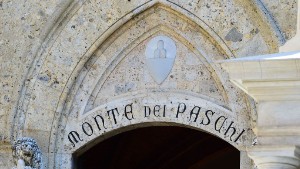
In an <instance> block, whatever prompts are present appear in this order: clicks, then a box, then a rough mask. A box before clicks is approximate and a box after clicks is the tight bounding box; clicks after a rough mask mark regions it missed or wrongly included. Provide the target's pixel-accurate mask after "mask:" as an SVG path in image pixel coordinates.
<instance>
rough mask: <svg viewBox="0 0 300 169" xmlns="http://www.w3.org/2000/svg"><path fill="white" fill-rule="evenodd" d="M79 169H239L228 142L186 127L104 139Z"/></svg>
mask: <svg viewBox="0 0 300 169" xmlns="http://www.w3.org/2000/svg"><path fill="white" fill-rule="evenodd" d="M75 161H76V164H75V165H76V168H77V169H219V168H225V169H239V168H240V152H239V151H238V150H237V149H235V148H234V147H233V146H231V145H230V144H228V143H227V142H225V141H223V140H221V139H219V138H217V137H215V136H212V135H210V134H207V133H204V132H200V131H197V130H193V129H188V128H183V127H146V128H139V129H135V130H131V131H127V132H124V133H121V134H118V135H116V136H113V137H111V138H109V139H107V140H104V141H102V142H100V143H98V144H97V145H95V146H94V147H92V148H91V149H89V150H87V151H86V152H84V153H83V154H81V155H80V156H77V157H75Z"/></svg>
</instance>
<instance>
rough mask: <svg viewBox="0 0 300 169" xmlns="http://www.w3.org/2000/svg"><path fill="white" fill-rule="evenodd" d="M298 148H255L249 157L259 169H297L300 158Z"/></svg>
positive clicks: (251, 149)
mask: <svg viewBox="0 0 300 169" xmlns="http://www.w3.org/2000/svg"><path fill="white" fill-rule="evenodd" d="M298 151H299V150H298V148H297V147H296V146H278V145H277V146H255V147H253V148H250V149H249V150H248V156H249V157H250V158H251V159H252V160H253V161H254V163H255V165H256V166H257V167H258V169H297V168H298V167H299V166H300V158H299V154H298V153H297V152H298Z"/></svg>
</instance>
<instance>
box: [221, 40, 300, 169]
mask: <svg viewBox="0 0 300 169" xmlns="http://www.w3.org/2000/svg"><path fill="white" fill-rule="evenodd" d="M297 43H298V44H299V41H297ZM298 46H299V45H298ZM221 65H222V67H223V68H224V69H225V70H226V71H227V72H228V73H229V76H230V80H231V81H232V82H233V83H234V84H236V85H237V86H238V87H240V88H241V89H242V90H243V91H245V92H246V93H247V94H248V95H250V96H251V97H252V98H253V99H254V100H255V101H256V103H257V121H256V124H255V126H253V131H254V133H255V135H256V137H257V140H256V141H255V146H250V147H249V148H248V151H247V152H248V156H249V157H250V158H251V159H252V160H253V161H254V163H255V164H256V165H257V167H258V169H297V168H299V165H300V162H299V154H300V153H299V149H298V148H297V146H299V145H300V71H299V70H300V69H299V68H300V51H298V52H291V53H277V54H271V55H262V56H255V57H245V58H238V59H231V60H226V61H223V62H222V63H221Z"/></svg>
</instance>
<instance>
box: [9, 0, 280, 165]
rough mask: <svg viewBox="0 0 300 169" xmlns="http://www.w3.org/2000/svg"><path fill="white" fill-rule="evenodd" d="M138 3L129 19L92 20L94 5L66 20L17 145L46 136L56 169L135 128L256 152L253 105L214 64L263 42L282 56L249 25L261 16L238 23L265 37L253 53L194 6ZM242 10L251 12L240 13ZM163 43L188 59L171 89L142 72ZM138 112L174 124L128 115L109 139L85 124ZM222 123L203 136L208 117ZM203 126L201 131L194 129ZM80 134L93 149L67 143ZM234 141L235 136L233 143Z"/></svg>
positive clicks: (23, 117) (28, 100)
mask: <svg viewBox="0 0 300 169" xmlns="http://www.w3.org/2000/svg"><path fill="white" fill-rule="evenodd" d="M107 3H109V2H107ZM134 3H135V5H132V6H130V10H126V11H120V14H119V15H118V16H110V14H109V13H105V12H107V11H105V12H103V11H102V12H99V11H97V12H95V13H93V14H92V13H89V11H93V10H96V9H94V6H97V5H96V2H94V1H91V2H85V3H82V4H81V3H78V4H76V3H75V4H76V5H74V6H72V9H68V10H69V11H67V12H69V13H68V14H67V17H66V18H67V19H65V20H61V25H60V26H62V27H59V26H58V27H59V29H58V30H55V31H54V34H55V36H53V37H51V38H50V40H49V41H51V40H52V39H53V41H51V43H50V44H48V45H46V47H45V48H43V49H42V50H41V53H40V55H39V56H40V58H37V60H36V62H34V64H35V63H36V64H37V66H36V69H35V70H32V72H30V73H32V74H29V77H30V78H28V79H29V80H28V83H29V85H28V86H25V88H26V91H25V93H26V94H22V96H24V97H25V96H30V97H25V98H21V99H20V105H21V106H20V107H21V109H20V110H19V112H18V114H17V115H15V116H14V117H12V118H13V119H16V122H15V123H14V127H13V129H12V135H15V136H18V135H34V134H35V133H37V132H35V133H32V131H33V130H38V131H39V132H40V133H39V134H40V135H41V137H38V139H40V140H42V139H44V138H45V140H47V142H43V141H39V140H38V142H43V146H42V149H43V151H44V152H47V153H49V154H47V155H46V157H47V160H49V163H48V164H47V165H48V167H49V168H59V167H66V168H68V167H70V166H71V162H72V159H71V154H72V152H74V151H76V150H77V149H78V148H80V147H82V146H87V145H88V144H89V143H90V142H92V141H93V140H94V139H95V138H97V137H103V138H104V137H106V132H110V131H111V132H113V131H115V129H118V128H121V127H124V126H127V127H130V126H131V124H155V123H157V122H165V123H168V124H171V123H173V124H177V125H185V126H188V127H193V128H197V129H199V130H203V131H206V132H209V133H211V134H214V135H217V136H219V137H220V138H222V139H224V140H226V141H228V142H230V143H232V144H233V145H234V146H235V147H237V148H238V149H239V150H240V151H243V150H245V147H246V146H249V145H250V144H251V142H252V136H253V135H252V131H251V128H252V126H251V125H252V124H251V123H252V121H251V119H252V115H251V113H249V112H252V111H253V109H252V107H251V101H249V100H248V98H247V96H245V94H244V93H243V92H242V91H241V90H239V89H238V88H236V87H234V86H233V85H232V83H231V82H230V81H229V79H228V77H227V75H226V73H224V71H223V70H222V68H221V67H220V65H218V64H215V62H216V61H218V60H223V59H225V58H232V57H234V55H236V54H237V53H243V52H245V51H247V47H246V46H247V45H246V44H249V43H250V44H249V46H251V44H252V45H254V44H255V45H256V43H255V41H259V42H261V43H263V44H264V45H261V46H260V47H262V49H261V50H262V51H263V52H270V51H274V50H276V46H277V45H278V44H277V41H276V40H273V39H275V38H272V37H270V36H269V34H271V33H269V32H273V31H270V30H271V29H270V28H269V27H268V26H266V25H265V24H257V23H256V22H255V23H252V20H249V19H248V18H252V17H253V18H256V17H257V16H256V15H257V14H255V17H254V16H252V15H251V14H249V16H244V15H242V16H241V17H240V18H239V19H240V20H243V22H245V23H247V24H248V25H252V27H255V26H254V25H256V24H257V25H259V26H260V27H263V28H264V29H262V30H263V31H261V32H258V34H257V35H255V36H256V40H253V41H251V42H249V41H245V42H241V43H243V45H244V47H240V49H239V50H233V49H234V47H235V46H234V44H232V43H231V42H227V41H225V40H224V39H223V38H222V37H224V35H226V34H227V32H228V31H229V28H227V30H228V31H225V30H226V29H223V28H222V22H220V23H217V22H216V23H213V22H212V21H211V20H210V19H207V20H205V19H203V18H201V17H200V13H199V11H193V12H190V11H192V9H190V10H187V8H188V7H186V6H184V5H185V4H180V3H179V2H178V4H177V3H173V2H171V1H163V0H162V1H147V2H142V1H138V2H134ZM234 6H235V7H236V8H239V9H241V11H246V10H245V9H244V8H243V7H241V6H239V4H234ZM73 7H74V8H73ZM99 13H101V14H103V16H102V17H101V19H99V17H96V16H97V15H96V14H99ZM104 13H105V14H104ZM245 13H246V12H245ZM90 15H92V19H90V20H88V23H87V22H82V20H84V17H87V18H88V17H90ZM94 15H96V16H94ZM95 18H96V19H95ZM261 22H262V21H261V20H259V23H261ZM262 23H263V22H262ZM214 24H218V25H217V26H216V27H215V26H214ZM58 25H59V24H58ZM87 25H88V26H87ZM99 25H101V26H99ZM218 26H220V27H218ZM223 26H224V25H223ZM217 27H218V28H217ZM224 27H226V26H224ZM275 32H276V31H275ZM159 35H164V36H168V37H170V38H172V39H173V40H174V41H175V42H176V44H177V45H178V51H179V53H178V57H177V58H176V60H175V63H174V69H173V71H172V72H171V74H170V76H169V77H168V78H167V79H166V81H165V83H163V84H162V85H158V84H156V83H155V82H154V81H153V79H151V76H149V72H147V69H145V68H144V63H143V59H144V57H143V56H144V55H143V53H144V50H145V45H146V44H147V43H148V42H149V41H150V40H151V39H152V38H153V37H155V36H159ZM272 35H273V34H272ZM54 39H55V40H54ZM257 39H258V40H257ZM248 42H249V43H248ZM243 45H241V46H243ZM128 68H129V69H128ZM130 68H132V69H130ZM122 76H123V77H122ZM30 79H31V80H30ZM131 103H132V106H136V107H135V111H136V112H135V113H137V114H138V116H139V117H142V116H141V115H142V114H143V113H145V112H144V110H145V106H151V110H152V111H153V110H154V109H155V106H156V105H160V108H163V107H164V105H166V106H168V107H166V108H169V109H170V110H169V113H170V112H171V115H173V116H169V117H167V118H166V119H163V118H161V117H160V118H159V117H156V116H155V115H154V114H152V116H149V118H137V119H138V120H136V121H134V120H133V121H132V122H131V121H130V120H128V119H126V117H125V116H126V115H124V114H123V115H122V116H120V117H118V118H119V119H115V120H116V121H117V120H120V121H119V122H120V123H118V125H113V124H114V123H115V122H116V121H114V118H113V117H111V118H110V119H109V120H113V121H110V122H109V123H110V128H109V127H107V126H106V128H107V129H108V130H107V131H104V129H103V130H102V131H104V132H103V133H102V131H101V132H99V131H98V132H96V129H97V128H98V126H97V124H96V123H93V124H92V123H91V122H90V121H85V120H93V119H94V118H95V115H96V116H97V113H99V112H100V111H104V113H107V111H110V110H113V109H114V108H116V107H118V106H119V108H118V109H120V110H122V111H123V112H124V107H125V106H126V105H129V106H128V107H127V108H131V107H130V104H131ZM135 103H137V104H135ZM183 104H185V105H186V108H187V110H186V111H184V113H180V114H179V115H178V118H177V117H176V110H178V105H179V106H181V108H182V107H184V105H183ZM132 108H134V107H132ZM156 108H158V107H156ZM171 109H173V110H171ZM182 110H183V109H179V111H182ZM192 110H193V111H192ZM198 110H199V111H198ZM128 111H129V110H128ZM161 111H162V110H161ZM110 112H111V111H110ZM191 112H192V113H191ZM198 113H199V115H198ZM206 113H207V114H206ZM181 114H182V116H180V115H181ZM213 114H214V117H213V118H215V119H213V120H214V121H213V122H211V123H210V126H209V127H204V126H205V125H203V124H206V123H207V121H203V122H202V120H208V118H207V116H208V117H209V116H210V115H213ZM128 115H129V114H128ZM101 117H102V116H101ZM123 117H125V118H123ZM196 117H197V120H199V121H197V120H196V121H195V122H194V121H193V120H194V119H195V118H196ZM97 118H98V120H100V122H101V120H102V119H101V118H100V117H99V116H97ZM102 118H104V117H102ZM107 118H108V117H107ZM218 118H220V119H219V120H218ZM225 119H226V120H225ZM217 120H218V121H217ZM221 120H223V121H222V122H224V125H222V124H223V123H222V124H221ZM106 122H107V119H106ZM201 122H202V124H201ZM216 122H218V123H217V124H219V122H220V125H221V126H222V127H223V126H224V128H223V129H222V131H220V132H219V131H218V130H215V129H214V127H215V126H214V124H216ZM98 124H99V123H98ZM89 125H94V126H91V127H92V129H93V134H91V133H88V132H90V131H88V129H89V127H90V126H89ZM201 125H202V126H201ZM40 126H42V128H41V127H40ZM82 127H84V128H85V129H84V130H85V131H83V129H82ZM217 129H218V128H217ZM227 129H228V131H227ZM98 130H99V129H98ZM72 131H74V132H77V133H78V135H79V137H80V139H82V140H84V141H78V143H76V141H75V140H74V139H73V136H75V137H78V136H77V134H76V133H74V132H73V134H74V135H73V136H72V135H71V138H72V139H73V143H74V145H75V148H74V147H73V145H72V142H70V140H69V139H68V136H70V135H69V134H70V132H72ZM226 131H227V132H226ZM85 132H86V133H88V134H86V133H85ZM229 132H231V133H229ZM245 132H248V133H247V134H246V135H245V136H244V137H243V135H241V137H238V136H239V134H241V133H242V134H243V133H245ZM225 133H226V134H225ZM232 133H234V134H235V135H234V136H232V137H231V134H232ZM71 134H72V133H71ZM88 135H91V136H88ZM83 137H86V138H85V139H83ZM237 138H238V139H237ZM240 138H242V139H240ZM77 139H78V138H77ZM236 139H237V140H236ZM78 140H79V139H78ZM235 140H236V141H235ZM75 143H76V144H75ZM76 146H77V147H76Z"/></svg>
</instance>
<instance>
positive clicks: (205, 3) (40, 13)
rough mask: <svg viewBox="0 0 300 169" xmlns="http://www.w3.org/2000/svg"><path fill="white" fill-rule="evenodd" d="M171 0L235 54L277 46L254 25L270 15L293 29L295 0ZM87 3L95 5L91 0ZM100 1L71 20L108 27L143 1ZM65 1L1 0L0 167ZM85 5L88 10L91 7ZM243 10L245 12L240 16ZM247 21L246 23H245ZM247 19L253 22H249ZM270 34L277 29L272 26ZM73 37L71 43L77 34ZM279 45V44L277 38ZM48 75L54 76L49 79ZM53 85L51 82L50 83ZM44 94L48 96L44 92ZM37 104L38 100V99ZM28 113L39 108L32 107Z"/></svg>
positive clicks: (285, 29) (289, 33)
mask: <svg viewBox="0 0 300 169" xmlns="http://www.w3.org/2000/svg"><path fill="white" fill-rule="evenodd" d="M171 2H172V3H174V4H176V5H178V6H179V7H183V8H185V9H187V10H188V11H190V12H191V13H193V14H194V15H196V16H197V17H199V18H200V19H202V20H203V21H205V22H206V23H207V24H208V25H209V26H210V27H211V28H212V29H214V30H215V31H216V33H217V34H218V36H219V37H220V38H221V39H222V40H224V42H225V43H226V44H227V45H228V46H229V48H230V50H231V51H232V52H233V54H234V55H235V56H236V57H243V56H249V55H255V54H263V53H272V52H276V51H278V46H277V45H276V42H274V41H277V39H275V38H272V36H271V35H269V37H268V35H267V33H262V32H266V31H267V30H264V29H263V30H261V29H260V28H259V27H261V26H262V24H266V25H268V24H267V23H269V22H272V21H270V19H271V20H272V19H273V20H275V26H277V28H278V31H279V32H280V33H282V35H284V38H285V39H290V38H291V37H293V36H294V35H295V32H296V13H297V10H296V6H297V5H296V0H292V1H291V0H285V1H279V0H277V1H274V0H262V1H259V0H244V1H243V0H235V1H226V2H224V1H221V0H214V1H211V0H200V1H196V0H195V1H193V0H190V1H186V0H174V1H171ZM78 3H80V4H81V3H84V1H78ZM86 3H94V4H96V2H90V1H87V2H86ZM103 4H105V5H104V6H103V5H102V4H100V6H102V7H103V9H105V10H103V11H102V9H101V10H99V8H98V7H99V6H98V7H97V6H95V9H94V11H90V12H89V11H85V12H86V13H87V14H88V13H92V12H96V13H98V14H99V15H97V16H99V18H93V17H92V18H89V19H86V18H88V17H87V16H84V15H83V12H84V11H79V13H78V15H82V16H81V17H78V18H79V20H75V21H73V22H74V23H77V24H79V25H80V24H87V23H90V24H88V26H95V27H97V28H98V27H99V28H100V29H101V28H104V27H101V25H93V22H94V23H95V22H96V21H94V19H99V20H102V21H103V23H105V26H106V27H109V26H111V25H112V24H113V23H114V21H116V20H118V18H120V17H122V16H123V15H124V14H126V13H128V12H129V11H131V10H132V9H134V8H136V7H138V6H139V5H141V4H142V2H141V1H140V2H138V1H108V3H104V2H103ZM257 4H263V5H264V6H263V9H265V12H266V11H267V12H269V13H267V15H269V16H270V18H268V17H266V16H265V15H260V14H259V15H255V14H256V13H260V12H259V9H260V8H258V7H257V6H256V5H257ZM68 5H72V4H71V3H70V2H69V1H66V0H65V1H63V0H51V1H36V0H27V1H13V0H3V1H0V25H1V28H0V50H1V52H0V64H1V67H0V71H1V74H0V83H1V88H0V97H1V98H0V141H1V142H0V152H1V155H0V168H10V167H11V166H12V164H11V162H10V160H8V159H9V158H10V157H8V156H10V155H9V154H7V152H9V149H8V148H7V145H8V144H9V143H10V142H11V135H12V133H11V126H12V122H13V118H14V116H13V114H14V113H15V112H16V110H17V108H18V107H17V105H18V104H17V103H18V100H19V98H20V95H24V93H21V90H22V86H23V85H26V84H28V83H30V80H31V79H30V77H27V74H28V71H30V70H32V69H34V68H39V67H40V65H39V64H37V63H32V62H33V60H34V57H35V56H36V53H37V51H39V48H40V47H41V44H42V43H44V42H45V41H46V40H47V39H46V38H47V35H48V34H49V33H51V28H52V27H53V25H54V24H55V23H56V19H58V17H59V16H60V15H61V14H64V12H62V11H63V9H65V7H66V6H68ZM87 9H89V10H91V8H87ZM81 10H84V9H81ZM262 13H264V12H262ZM246 14H247V15H248V16H246V17H242V16H243V15H246ZM252 15H253V16H252ZM91 16H92V15H91ZM259 16H260V18H259ZM85 17H86V18H85ZM287 18H288V19H287ZM85 20H88V22H85ZM249 20H251V22H248V21H249ZM249 23H252V24H251V25H249ZM76 26H77V25H76ZM271 26H272V25H271ZM70 29H75V26H74V27H70ZM83 31H84V30H83ZM260 33H262V34H260ZM273 33H274V34H276V32H275V31H274V32H273ZM90 36H93V35H90ZM48 38H49V37H48ZM50 38H51V37H50ZM70 38H71V37H70ZM85 38H86V37H82V39H80V38H78V39H77V41H78V40H79V41H80V40H82V41H84V40H86V39H85ZM69 40H70V41H71V40H72V39H69ZM72 42H76V39H75V40H72ZM278 44H279V45H280V43H278ZM83 47H84V46H83ZM66 62H68V61H66ZM56 68H57V65H53V67H51V68H50V69H56ZM39 77H40V78H41V79H42V80H43V78H47V76H39ZM28 78H29V79H28ZM46 80H47V79H46ZM51 80H52V81H53V79H51ZM54 82H55V80H54ZM41 83H42V82H41ZM53 84H54V85H55V83H53ZM60 85H62V87H63V85H65V84H64V83H60ZM46 86H47V85H46ZM44 92H46V91H45V90H43V88H40V93H44ZM44 99H45V100H47V97H45V98H44ZM40 104H41V105H42V103H40ZM46 106H49V105H46ZM33 113H39V112H34V111H33ZM36 122H38V119H36ZM47 125H50V126H48V127H50V128H51V124H47ZM27 132H30V131H27ZM42 134H45V133H41V135H42ZM44 150H47V147H44Z"/></svg>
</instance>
